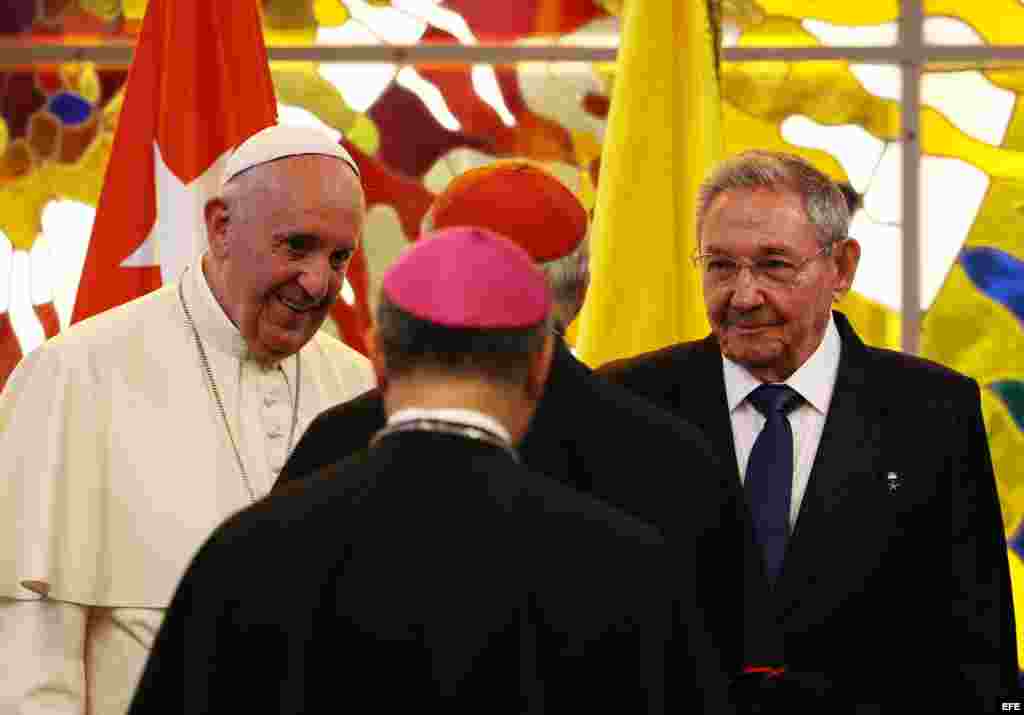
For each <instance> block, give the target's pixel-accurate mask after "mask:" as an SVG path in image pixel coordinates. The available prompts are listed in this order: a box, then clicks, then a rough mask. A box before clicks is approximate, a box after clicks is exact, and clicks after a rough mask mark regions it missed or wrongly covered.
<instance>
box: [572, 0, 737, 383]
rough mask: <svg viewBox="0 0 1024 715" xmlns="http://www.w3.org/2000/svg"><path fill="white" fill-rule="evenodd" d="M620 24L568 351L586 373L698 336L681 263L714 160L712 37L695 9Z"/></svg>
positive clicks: (716, 104)
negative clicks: (585, 263) (584, 273)
mask: <svg viewBox="0 0 1024 715" xmlns="http://www.w3.org/2000/svg"><path fill="white" fill-rule="evenodd" d="M623 15H624V16H623V33H622V44H621V48H620V50H619V57H618V64H617V68H616V73H615V80H614V86H613V89H612V103H611V110H610V113H609V118H608V129H607V132H606V133H605V139H604V148H603V151H602V156H601V173H600V178H599V183H598V190H597V204H596V208H595V218H594V226H593V229H592V234H591V241H592V245H591V285H590V290H589V292H588V295H587V300H586V303H585V305H584V307H583V311H582V313H581V315H580V319H579V334H578V338H577V342H576V350H577V352H578V353H579V356H580V358H581V359H582V360H584V361H585V362H587V363H589V364H590V365H592V366H597V365H601V364H603V363H606V362H608V361H610V360H615V359H618V358H622V357H628V356H631V355H635V354H637V353H640V352H644V351H647V350H653V349H655V348H659V347H662V346H665V345H668V344H671V343H675V342H679V341H682V340H690V339H694V338H699V337H703V336H704V335H705V334H707V332H708V323H707V318H706V317H705V314H704V302H703V298H702V295H701V286H700V276H699V274H698V273H697V271H696V270H695V269H694V267H693V266H692V264H691V262H690V258H691V256H692V255H693V253H694V251H695V248H696V245H697V236H696V218H695V207H696V197H697V190H698V188H699V186H700V182H701V181H702V180H703V179H704V177H705V175H706V173H707V172H708V170H709V169H710V168H711V165H712V164H713V163H714V162H715V161H716V160H717V159H718V158H719V155H720V153H721V134H720V126H721V108H720V100H719V87H718V68H717V33H716V31H715V30H714V27H713V24H712V19H711V17H710V15H709V12H708V5H707V3H706V2H705V0H628V1H627V2H626V3H625V9H624V11H623Z"/></svg>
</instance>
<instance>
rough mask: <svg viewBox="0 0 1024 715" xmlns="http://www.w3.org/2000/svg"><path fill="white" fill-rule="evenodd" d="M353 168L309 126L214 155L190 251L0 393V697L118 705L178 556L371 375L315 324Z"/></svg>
mask: <svg viewBox="0 0 1024 715" xmlns="http://www.w3.org/2000/svg"><path fill="white" fill-rule="evenodd" d="M364 217H365V200H364V197H363V191H362V188H361V186H360V181H359V176H358V168H357V167H356V165H355V163H354V161H353V160H352V159H351V157H350V156H349V155H348V154H347V153H346V152H345V151H344V149H342V148H341V147H340V146H339V145H338V144H337V143H336V142H334V141H333V140H331V139H330V138H329V137H327V136H326V135H324V134H322V133H321V132H319V131H317V130H313V129H306V128H297V127H286V126H281V125H278V126H273V127H270V128H268V129H265V130H263V131H261V132H258V133H257V134H255V135H253V136H252V137H250V138H249V139H248V140H246V141H245V142H244V143H243V144H241V145H240V146H239V147H238V148H237V149H236V151H235V152H234V153H233V154H232V156H231V157H230V159H229V161H228V164H227V168H226V171H225V178H224V182H223V185H222V190H221V191H220V194H219V196H217V197H216V198H214V199H212V200H210V201H209V202H208V203H207V204H206V206H205V222H206V227H207V234H208V237H209V249H208V250H207V251H206V252H205V253H204V254H203V255H202V256H201V257H199V258H198V259H197V260H196V261H195V262H194V263H193V265H192V266H190V267H189V268H188V269H186V270H185V272H184V273H183V274H182V275H181V277H180V279H179V280H178V281H177V282H176V283H173V284H168V285H165V286H164V287H163V288H161V289H159V290H157V291H154V292H153V293H150V294H149V295H146V296H144V297H142V298H139V299H137V300H135V301H132V302H130V303H128V304H126V305H123V306H120V307H118V308H115V309H113V310H110V311H107V312H106V313H103V314H100V315H97V316H95V317H93V318H90V319H88V320H85V321H83V322H81V323H78V324H76V325H74V326H72V327H71V328H70V329H69V330H67V331H66V332H64V333H62V334H60V335H58V336H57V337H55V338H54V339H52V340H50V341H49V342H47V343H45V344H44V345H43V346H42V347H40V348H39V349H38V350H36V351H34V352H33V353H32V354H30V355H28V356H27V357H26V358H25V359H24V360H23V361H22V362H21V364H20V365H19V366H18V367H17V369H16V370H15V371H14V373H13V374H12V375H11V378H10V380H9V381H8V383H7V386H6V388H5V390H4V392H3V393H2V394H0V455H3V457H2V469H0V712H2V713H6V712H18V713H28V712H32V713H35V712H43V711H45V712H47V713H103V714H106V713H119V712H124V711H125V710H126V709H127V707H128V703H129V701H130V699H131V696H132V692H133V690H134V688H135V685H136V682H137V680H138V677H139V673H140V672H141V669H142V666H143V664H144V662H145V659H146V656H147V653H148V649H149V647H150V646H151V644H152V642H153V638H154V636H155V634H156V631H157V629H158V627H159V625H160V622H161V619H162V617H163V612H164V609H165V608H166V607H167V605H168V603H169V602H170V599H171V596H172V594H173V592H174V588H175V586H176V584H177V582H178V579H179V578H180V577H181V574H182V573H183V571H184V569H185V567H186V566H187V564H188V562H189V559H190V558H191V557H192V555H193V553H194V552H195V550H196V549H197V548H198V546H199V545H200V544H201V543H202V542H203V541H204V540H205V539H206V537H207V536H208V535H209V534H210V532H211V531H212V530H213V528H214V527H215V526H217V524H219V523H220V522H221V521H223V520H224V519H225V518H226V517H227V516H229V515H230V514H232V513H234V512H235V511H237V510H239V509H240V508H242V507H245V506H247V505H248V504H250V503H252V502H254V501H256V500H258V499H259V498H260V497H262V496H263V495H264V494H266V492H267V491H269V489H270V487H271V486H272V484H273V482H274V480H275V479H276V476H277V473H278V472H279V471H280V469H281V467H282V465H283V464H284V462H285V460H286V459H287V457H288V454H289V452H290V450H291V448H292V446H293V445H294V444H295V442H296V441H297V440H298V438H299V437H300V436H301V435H302V433H303V431H304V430H305V428H306V426H307V425H308V424H309V423H310V421H311V420H312V419H313V418H314V417H315V416H316V415H317V414H319V413H320V412H321V411H323V410H324V409H325V408H327V407H330V406H332V405H334V404H336V403H338V402H342V401H344V400H347V399H349V398H351V397H354V396H355V395H358V394H360V393H362V392H364V391H366V390H367V389H369V388H371V387H372V386H373V384H374V377H373V370H372V368H371V366H370V364H369V362H368V361H367V360H366V359H365V358H363V357H362V356H361V355H359V354H358V353H356V352H355V351H353V350H351V349H350V348H348V347H346V346H345V345H344V344H342V343H340V342H339V341H337V340H334V339H333V338H331V337H329V336H327V335H325V334H324V333H322V332H318V330H319V328H320V326H321V325H322V323H323V321H324V318H325V317H326V315H327V311H328V309H329V307H330V305H331V303H332V302H333V301H334V300H335V299H336V298H337V296H338V293H339V290H340V288H341V285H342V282H343V279H344V274H345V269H346V267H347V264H348V260H349V258H350V257H351V256H352V254H353V252H354V251H355V250H356V249H357V248H358V245H359V241H360V238H361V234H362V229H363V222H364Z"/></svg>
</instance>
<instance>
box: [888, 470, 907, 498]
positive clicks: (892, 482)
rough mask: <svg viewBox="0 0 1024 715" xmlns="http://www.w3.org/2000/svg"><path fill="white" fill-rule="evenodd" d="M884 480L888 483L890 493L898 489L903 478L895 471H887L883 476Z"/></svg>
mask: <svg viewBox="0 0 1024 715" xmlns="http://www.w3.org/2000/svg"><path fill="white" fill-rule="evenodd" d="M885 481H886V483H887V484H888V485H889V492H890V493H892V492H894V491H896V490H897V489H899V488H900V487H901V486H902V485H903V478H902V477H901V476H900V475H898V474H897V473H896V472H889V473H888V474H887V475H886V476H885Z"/></svg>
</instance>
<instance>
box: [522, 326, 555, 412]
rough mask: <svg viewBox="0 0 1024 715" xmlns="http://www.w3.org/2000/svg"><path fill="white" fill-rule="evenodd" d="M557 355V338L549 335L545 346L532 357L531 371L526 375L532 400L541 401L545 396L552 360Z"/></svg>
mask: <svg viewBox="0 0 1024 715" xmlns="http://www.w3.org/2000/svg"><path fill="white" fill-rule="evenodd" d="M554 354H555V337H554V336H553V335H550V334H549V335H547V336H546V337H545V338H544V346H543V347H542V348H541V349H540V350H538V351H537V352H535V353H534V354H533V355H531V356H530V362H529V369H528V370H527V374H526V394H527V396H528V397H529V398H530V399H532V400H539V399H540V398H541V395H543V394H544V386H545V385H546V384H547V381H548V374H549V373H550V372H551V360H552V358H553V357H554Z"/></svg>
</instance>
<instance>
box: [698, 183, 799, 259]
mask: <svg viewBox="0 0 1024 715" xmlns="http://www.w3.org/2000/svg"><path fill="white" fill-rule="evenodd" d="M816 235H817V232H816V230H815V228H814V226H813V224H811V222H810V220H809V219H808V217H807V212H806V210H805V208H804V204H803V200H802V199H801V197H800V196H799V195H798V194H796V193H794V192H792V191H785V190H782V191H780V190H775V189H768V188H755V189H732V190H729V191H725V192H722V193H721V194H719V195H718V196H717V197H715V200H714V201H712V203H711V205H710V207H709V208H708V213H707V216H706V218H705V220H704V224H703V226H702V232H701V247H702V249H703V250H706V251H707V250H711V249H713V248H714V249H716V250H729V249H730V248H731V249H733V250H740V249H742V250H743V251H744V252H766V253H773V252H781V251H787V250H797V251H799V250H800V249H802V248H804V247H805V244H806V243H808V242H810V245H811V247H813V245H814V243H815V241H816Z"/></svg>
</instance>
